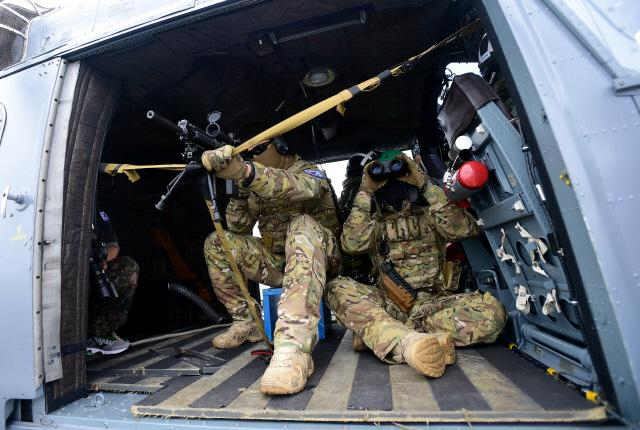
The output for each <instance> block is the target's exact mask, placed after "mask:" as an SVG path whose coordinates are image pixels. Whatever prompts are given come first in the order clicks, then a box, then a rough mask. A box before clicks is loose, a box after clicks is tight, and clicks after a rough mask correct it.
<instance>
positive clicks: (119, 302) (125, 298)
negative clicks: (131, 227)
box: [88, 209, 140, 337]
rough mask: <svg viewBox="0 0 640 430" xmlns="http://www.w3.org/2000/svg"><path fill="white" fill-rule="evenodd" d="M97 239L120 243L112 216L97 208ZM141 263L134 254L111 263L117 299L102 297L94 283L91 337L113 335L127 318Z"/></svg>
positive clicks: (90, 318)
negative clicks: (134, 257)
mask: <svg viewBox="0 0 640 430" xmlns="http://www.w3.org/2000/svg"><path fill="white" fill-rule="evenodd" d="M94 235H95V236H94V240H95V241H98V242H102V243H104V245H105V246H106V247H109V246H118V236H117V235H116V232H115V230H114V229H113V226H112V225H111V220H110V219H109V215H107V213H106V212H105V211H104V210H102V209H98V210H97V211H96V219H95V223H94ZM139 272H140V269H139V267H138V263H136V262H135V260H134V259H133V258H131V257H117V258H115V259H113V260H112V261H111V262H109V264H108V266H107V270H106V274H107V276H108V277H109V280H111V282H112V283H113V284H114V286H115V288H116V291H117V292H118V297H117V298H101V297H98V295H97V294H96V290H97V288H96V287H95V286H92V296H91V299H90V311H89V328H88V332H89V337H93V336H96V337H110V336H111V335H112V334H113V332H114V331H115V330H116V329H117V328H118V327H120V326H122V325H123V324H124V323H125V322H126V321H127V313H128V312H129V309H130V308H131V303H132V302H133V295H134V294H135V292H136V286H137V285H138V273H139Z"/></svg>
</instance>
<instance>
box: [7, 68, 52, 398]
mask: <svg viewBox="0 0 640 430" xmlns="http://www.w3.org/2000/svg"><path fill="white" fill-rule="evenodd" d="M60 63H61V62H60V61H59V60H51V61H49V62H46V63H43V64H40V65H38V66H36V67H33V68H30V69H28V70H25V71H24V72H23V73H21V74H19V75H13V76H10V77H7V78H5V79H2V80H0V103H2V104H3V105H4V106H5V108H6V112H7V116H6V124H5V130H4V134H3V137H2V145H0V184H1V185H0V187H2V189H4V188H5V187H6V186H11V191H12V192H13V193H16V192H18V191H19V190H20V189H28V198H27V201H26V204H25V205H17V204H16V203H15V202H13V201H9V202H8V204H7V213H6V218H0V241H1V243H2V245H1V246H2V258H0V289H1V291H2V300H0V339H2V351H3V353H2V354H0V381H2V383H1V384H0V399H1V400H2V402H5V401H7V400H8V399H28V398H34V397H35V396H36V391H37V389H38V387H39V386H40V385H41V384H42V380H43V372H42V361H41V355H42V352H41V344H40V343H39V342H40V341H41V336H40V333H41V328H42V327H41V318H40V316H41V309H40V306H39V291H34V289H33V286H34V285H35V284H39V280H40V270H39V268H37V267H34V266H33V260H34V249H39V247H38V244H37V243H34V242H35V240H36V239H35V225H36V213H37V210H38V209H37V207H36V202H37V197H38V196H37V190H38V188H39V186H40V182H41V181H40V178H39V172H40V167H41V161H42V149H43V144H44V140H45V135H46V134H47V130H48V129H49V128H50V127H49V121H50V118H49V115H50V108H51V106H50V103H49V101H50V99H51V98H52V95H53V93H54V90H55V87H56V85H57V84H58V82H59V81H61V78H60V77H59V73H58V72H59V69H60ZM8 351H10V353H7V352H8Z"/></svg>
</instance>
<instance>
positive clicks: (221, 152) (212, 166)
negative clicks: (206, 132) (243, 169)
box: [200, 145, 233, 172]
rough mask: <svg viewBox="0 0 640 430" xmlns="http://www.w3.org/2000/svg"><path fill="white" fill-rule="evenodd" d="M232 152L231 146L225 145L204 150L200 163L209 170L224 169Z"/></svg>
mask: <svg viewBox="0 0 640 430" xmlns="http://www.w3.org/2000/svg"><path fill="white" fill-rule="evenodd" d="M232 154H233V146H231V145H225V146H223V147H222V148H218V149H214V150H209V151H204V152H203V153H202V157H201V158H200V159H201V161H202V165H203V166H204V168H205V169H207V170H208V171H209V172H210V171H212V170H215V171H216V172H217V171H218V170H221V169H224V168H225V167H227V163H228V162H229V160H231V158H232Z"/></svg>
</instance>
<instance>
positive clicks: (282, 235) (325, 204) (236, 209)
mask: <svg viewBox="0 0 640 430" xmlns="http://www.w3.org/2000/svg"><path fill="white" fill-rule="evenodd" d="M253 164H254V166H255V168H256V178H255V179H254V180H253V182H252V183H251V184H250V185H249V186H247V187H241V188H240V191H241V195H242V194H244V195H246V197H237V198H232V199H231V201H230V202H229V204H228V205H227V211H226V216H227V227H228V228H229V231H231V232H233V233H237V234H251V232H252V231H253V226H254V225H255V223H256V222H257V223H258V229H259V230H260V235H261V237H262V242H263V243H264V245H265V246H266V247H267V249H269V250H270V251H271V252H273V253H276V254H284V246H285V239H286V235H287V229H288V227H289V222H290V221H291V219H292V218H293V217H294V216H296V215H300V214H309V215H311V216H313V218H314V219H315V220H316V221H318V223H320V225H322V226H324V227H326V228H327V229H329V230H330V231H332V232H333V233H334V234H335V235H336V237H338V235H339V228H340V223H339V221H338V217H337V212H336V208H335V206H334V204H333V197H332V195H331V193H332V191H331V187H330V185H329V182H328V180H327V179H326V177H325V175H324V172H322V171H321V170H320V169H319V168H318V166H317V165H315V164H313V163H309V162H307V161H304V160H301V159H300V158H299V157H298V156H295V158H294V161H293V164H292V165H291V167H289V168H288V169H276V168H272V167H265V166H263V165H261V164H259V163H253Z"/></svg>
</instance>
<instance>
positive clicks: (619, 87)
mask: <svg viewBox="0 0 640 430" xmlns="http://www.w3.org/2000/svg"><path fill="white" fill-rule="evenodd" d="M613 91H614V92H615V93H616V95H617V96H637V95H640V76H630V75H627V76H624V77H621V78H615V79H614V80H613Z"/></svg>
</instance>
